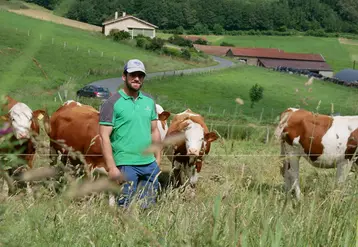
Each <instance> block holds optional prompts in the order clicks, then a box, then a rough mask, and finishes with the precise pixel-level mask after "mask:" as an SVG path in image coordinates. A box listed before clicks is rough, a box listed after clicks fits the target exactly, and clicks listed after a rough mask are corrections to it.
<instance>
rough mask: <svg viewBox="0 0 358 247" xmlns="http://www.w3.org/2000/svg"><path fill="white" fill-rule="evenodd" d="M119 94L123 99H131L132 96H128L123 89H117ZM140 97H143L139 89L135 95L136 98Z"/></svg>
mask: <svg viewBox="0 0 358 247" xmlns="http://www.w3.org/2000/svg"><path fill="white" fill-rule="evenodd" d="M119 94H120V95H121V96H122V97H123V98H124V99H126V100H127V99H133V97H132V96H128V95H127V94H126V93H125V92H124V90H123V89H121V90H119ZM139 98H140V99H142V98H143V94H142V92H141V91H139V93H138V97H137V99H139Z"/></svg>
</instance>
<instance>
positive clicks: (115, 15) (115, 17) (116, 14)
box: [114, 11, 118, 19]
mask: <svg viewBox="0 0 358 247" xmlns="http://www.w3.org/2000/svg"><path fill="white" fill-rule="evenodd" d="M117 18H118V12H117V11H116V13H114V19H117Z"/></svg>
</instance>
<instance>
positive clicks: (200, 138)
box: [184, 120, 218, 156]
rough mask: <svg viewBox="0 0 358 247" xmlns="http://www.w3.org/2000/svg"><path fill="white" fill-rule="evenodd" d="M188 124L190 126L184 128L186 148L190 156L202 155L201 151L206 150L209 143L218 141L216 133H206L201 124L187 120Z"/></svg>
mask: <svg viewBox="0 0 358 247" xmlns="http://www.w3.org/2000/svg"><path fill="white" fill-rule="evenodd" d="M186 123H187V124H188V125H187V126H186V127H185V128H184V131H185V146H186V150H187V154H188V155H191V156H199V155H201V153H200V151H202V150H205V149H206V146H207V144H208V143H211V142H213V141H215V140H216V139H218V136H217V134H216V133H215V132H208V133H204V128H203V127H202V126H201V125H200V124H198V123H195V122H193V121H192V120H186Z"/></svg>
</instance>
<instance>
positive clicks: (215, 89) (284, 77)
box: [144, 66, 358, 123]
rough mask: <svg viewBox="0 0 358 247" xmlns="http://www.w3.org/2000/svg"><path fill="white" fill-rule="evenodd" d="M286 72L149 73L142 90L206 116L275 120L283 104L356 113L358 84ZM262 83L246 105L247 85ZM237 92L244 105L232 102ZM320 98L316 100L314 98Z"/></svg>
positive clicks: (247, 68) (168, 105) (243, 69)
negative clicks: (254, 99) (169, 75)
mask: <svg viewBox="0 0 358 247" xmlns="http://www.w3.org/2000/svg"><path fill="white" fill-rule="evenodd" d="M307 80H308V78H306V77H303V76H298V75H290V74H286V73H280V72H276V71H271V70H267V69H264V68H260V67H252V66H239V67H236V68H232V69H227V70H224V71H217V72H212V73H210V74H198V75H190V76H188V75H184V76H182V77H175V78H165V79H163V80H157V79H153V80H151V81H150V82H148V83H147V84H146V85H145V89H144V90H146V91H148V92H149V93H151V94H152V95H155V96H156V97H157V102H159V103H160V104H162V106H163V107H164V108H165V109H167V110H169V111H171V112H174V113H178V112H180V111H183V110H185V109H186V108H190V109H191V110H193V111H198V112H200V113H202V114H204V115H205V116H206V117H208V118H210V119H215V120H221V121H225V122H229V121H233V120H248V121H249V122H258V121H259V120H260V118H261V120H262V122H269V123H271V122H274V121H275V119H276V117H277V116H278V115H279V114H280V113H281V112H282V111H283V110H284V109H285V108H287V107H301V108H305V109H308V110H313V111H315V112H317V107H318V106H319V107H318V112H319V113H324V114H330V113H331V112H332V104H333V112H334V113H337V112H338V113H340V114H348V115H353V114H357V113H358V99H357V93H358V90H357V89H354V88H348V87H345V86H342V85H336V84H333V83H331V82H325V81H320V80H314V81H313V83H312V85H309V86H306V85H305V83H306V82H307ZM255 83H258V84H259V85H261V86H263V87H264V93H263V94H264V97H263V99H262V100H261V101H259V102H258V103H257V104H256V105H255V106H254V107H253V108H251V107H250V97H249V90H250V88H251V87H252V86H253V85H254V84H255ZM237 97H239V98H241V99H242V100H244V105H238V104H237V103H235V99H236V98H237ZM319 102H320V103H319Z"/></svg>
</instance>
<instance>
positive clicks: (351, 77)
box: [334, 69, 358, 83]
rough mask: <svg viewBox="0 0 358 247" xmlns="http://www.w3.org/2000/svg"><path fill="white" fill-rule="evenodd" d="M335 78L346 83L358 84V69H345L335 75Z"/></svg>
mask: <svg viewBox="0 0 358 247" xmlns="http://www.w3.org/2000/svg"><path fill="white" fill-rule="evenodd" d="M334 78H336V79H338V80H341V81H346V82H357V83H358V70H356V69H343V70H341V71H339V72H337V73H336V74H335V75H334Z"/></svg>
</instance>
